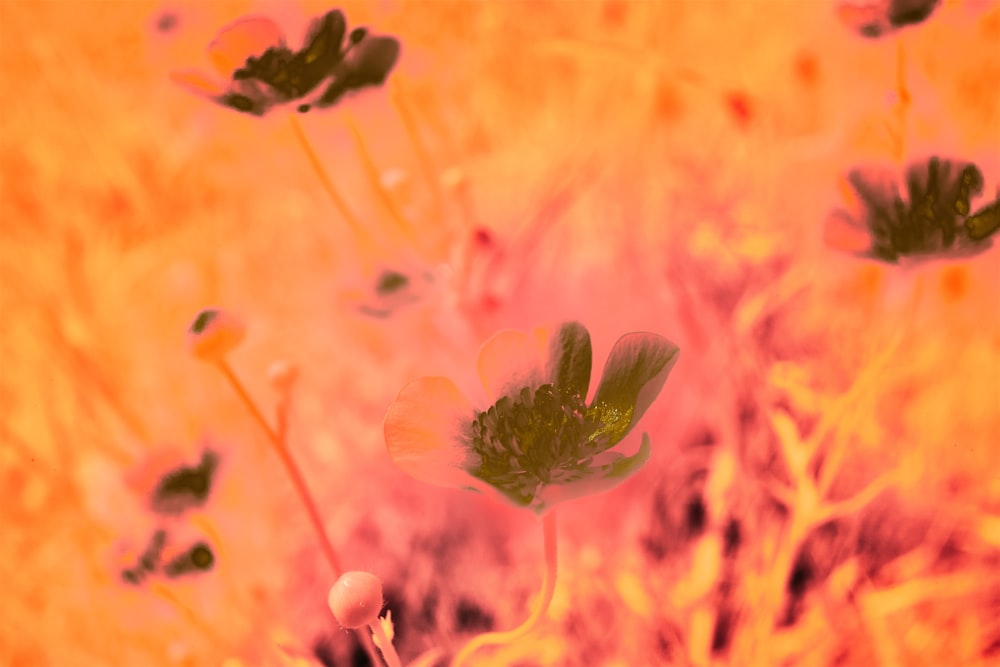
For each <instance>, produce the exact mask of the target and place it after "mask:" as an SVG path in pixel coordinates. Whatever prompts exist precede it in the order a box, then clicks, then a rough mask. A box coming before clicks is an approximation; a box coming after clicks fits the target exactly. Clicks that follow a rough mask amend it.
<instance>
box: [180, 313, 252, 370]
mask: <svg viewBox="0 0 1000 667" xmlns="http://www.w3.org/2000/svg"><path fill="white" fill-rule="evenodd" d="M245 336H246V327H245V326H244V325H243V322H241V321H240V320H239V318H237V317H236V316H235V315H233V314H231V313H228V312H226V311H224V310H216V309H214V308H207V309H205V310H203V311H201V312H200V313H198V316H197V317H195V318H194V322H192V323H191V326H190V328H188V333H187V346H188V350H190V351H191V353H192V354H193V355H194V356H196V357H198V358H199V359H204V360H205V361H222V360H223V359H224V358H225V356H226V355H227V354H229V352H230V350H232V349H233V348H235V347H236V346H237V345H239V344H240V343H241V342H243V338H244V337H245Z"/></svg>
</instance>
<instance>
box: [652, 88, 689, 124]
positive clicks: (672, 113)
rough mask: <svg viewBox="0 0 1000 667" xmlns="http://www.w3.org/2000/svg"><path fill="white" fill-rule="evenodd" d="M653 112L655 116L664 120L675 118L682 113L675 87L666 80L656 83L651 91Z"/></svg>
mask: <svg viewBox="0 0 1000 667" xmlns="http://www.w3.org/2000/svg"><path fill="white" fill-rule="evenodd" d="M653 113H654V114H655V116H656V118H658V119H659V120H664V121H674V120H677V119H678V118H680V116H681V114H682V113H683V109H682V108H681V100H680V96H679V95H678V94H677V90H676V88H674V87H673V86H672V85H670V84H669V83H667V82H666V81H661V82H660V83H659V84H657V86H656V90H655V91H654V93H653Z"/></svg>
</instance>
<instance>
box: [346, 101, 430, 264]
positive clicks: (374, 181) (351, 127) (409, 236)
mask: <svg viewBox="0 0 1000 667" xmlns="http://www.w3.org/2000/svg"><path fill="white" fill-rule="evenodd" d="M344 122H345V123H346V125H347V130H348V131H349V132H350V133H351V138H353V139H354V145H355V146H356V147H357V149H358V155H359V156H360V157H361V166H362V167H364V170H365V175H366V176H367V177H368V181H369V182H370V183H371V185H372V187H373V188H374V189H375V194H376V195H378V198H379V199H380V200H381V201H382V205H383V206H385V209H386V210H387V211H388V212H389V217H391V218H392V221H393V223H395V225H396V229H397V230H399V232H400V233H401V234H402V235H403V236H404V237H405V238H406V240H407V241H409V242H410V243H411V244H413V246H414V247H416V246H417V238H416V236H415V235H414V233H413V228H412V227H411V226H410V223H409V222H408V221H407V220H406V218H405V217H403V214H402V212H401V211H400V210H399V207H398V206H396V202H394V201H393V199H392V196H391V195H390V194H389V191H388V190H386V189H385V186H384V185H383V184H382V178H381V176H380V175H379V171H378V167H376V166H375V160H374V159H373V158H372V155H371V153H370V152H369V151H368V145H367V144H366V143H365V138H364V136H362V134H361V130H359V129H358V126H357V125H356V124H355V122H354V120H353V119H352V118H351V116H350V115H349V114H347V113H346V112H345V113H344Z"/></svg>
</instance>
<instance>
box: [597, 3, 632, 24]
mask: <svg viewBox="0 0 1000 667" xmlns="http://www.w3.org/2000/svg"><path fill="white" fill-rule="evenodd" d="M627 14H628V4H627V3H625V2H623V0H607V1H606V2H605V3H604V6H603V7H602V8H601V18H603V19H604V24H605V25H607V26H608V27H612V28H618V27H621V25H622V24H623V23H625V18H626V15H627Z"/></svg>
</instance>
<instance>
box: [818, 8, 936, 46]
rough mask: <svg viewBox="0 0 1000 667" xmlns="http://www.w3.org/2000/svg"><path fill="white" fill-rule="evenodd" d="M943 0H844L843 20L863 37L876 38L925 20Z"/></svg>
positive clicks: (839, 15)
mask: <svg viewBox="0 0 1000 667" xmlns="http://www.w3.org/2000/svg"><path fill="white" fill-rule="evenodd" d="M940 3H941V0H863V1H862V2H857V1H854V0H852V1H849V2H841V3H839V4H838V6H837V15H838V17H839V18H840V20H841V22H842V23H844V25H846V26H847V27H849V28H851V29H853V30H854V31H855V32H857V33H858V34H859V35H861V36H862V37H867V38H869V39H876V38H879V37H883V36H885V35H888V34H890V33H893V32H895V31H896V30H899V29H901V28H905V27H907V26H911V25H917V24H919V23H923V22H924V21H926V20H927V19H928V18H929V17H930V15H931V14H933V13H934V11H935V10H936V9H937V7H938V5H939V4H940Z"/></svg>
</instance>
